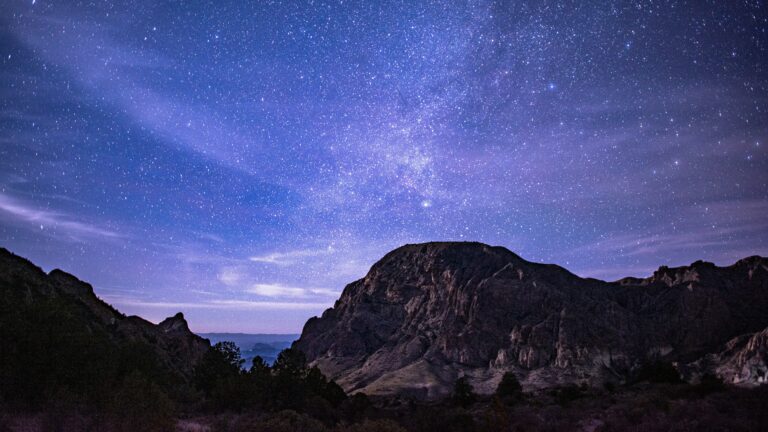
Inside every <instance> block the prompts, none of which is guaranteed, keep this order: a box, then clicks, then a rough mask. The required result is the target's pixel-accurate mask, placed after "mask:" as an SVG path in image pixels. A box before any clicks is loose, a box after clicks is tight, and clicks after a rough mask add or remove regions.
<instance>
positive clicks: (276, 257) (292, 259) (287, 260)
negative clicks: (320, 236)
mask: <svg viewBox="0 0 768 432" xmlns="http://www.w3.org/2000/svg"><path fill="white" fill-rule="evenodd" d="M333 252H334V248H333V247H332V246H328V247H327V248H325V249H300V250H294V251H288V252H271V253H268V254H264V255H255V256H252V257H250V258H249V260H251V261H253V262H257V263H265V264H276V265H291V264H295V263H296V262H299V261H301V260H302V259H303V258H309V257H315V256H319V255H326V254H332V253H333Z"/></svg>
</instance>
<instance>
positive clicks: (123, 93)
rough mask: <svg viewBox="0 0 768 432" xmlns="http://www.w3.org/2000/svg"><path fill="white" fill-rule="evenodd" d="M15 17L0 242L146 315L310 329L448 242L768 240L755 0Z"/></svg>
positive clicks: (672, 259)
mask: <svg viewBox="0 0 768 432" xmlns="http://www.w3.org/2000/svg"><path fill="white" fill-rule="evenodd" d="M0 6H2V10H3V14H2V17H0V75H1V76H2V87H0V241H1V242H2V246H4V247H7V248H9V249H10V250H12V251H14V252H16V253H18V254H21V255H24V256H26V257H29V258H30V259H32V260H33V261H34V262H36V263H39V264H41V265H43V267H44V268H46V269H50V268H53V267H61V268H63V269H65V270H67V271H69V272H72V273H74V274H76V275H78V276H80V277H82V278H83V279H85V280H88V281H89V282H92V283H93V284H94V286H95V287H96V291H97V293H98V294H99V295H100V296H102V297H103V298H105V299H106V300H108V301H109V302H111V303H113V304H114V305H115V306H117V307H118V308H120V309H121V310H124V311H126V312H129V313H138V314H141V315H142V316H146V317H148V318H150V319H153V320H158V319H161V318H163V317H164V316H167V315H170V314H172V313H175V312H176V311H177V310H183V311H184V312H185V313H186V314H187V316H188V318H190V321H191V325H192V327H193V329H195V330H199V331H248V332H295V331H298V330H299V329H300V328H301V325H302V324H303V322H304V321H305V320H306V318H307V317H309V316H312V315H315V314H318V313H320V312H321V311H322V310H323V309H324V308H325V307H328V306H330V305H331V304H332V303H333V301H334V300H335V298H336V297H337V296H338V294H339V292H340V290H341V289H342V288H343V286H344V284H346V283H348V282H351V281H352V280H354V279H356V278H359V277H362V276H363V275H364V274H365V273H366V271H367V269H368V268H369V267H370V265H371V264H372V263H373V262H375V260H376V259H378V258H379V257H380V256H382V255H383V254H384V253H386V252H387V251H389V250H390V249H392V248H394V247H397V246H399V245H401V244H404V243H414V242H421V241H430V240H476V241H482V242H486V243H490V244H495V245H502V246H506V247H508V248H510V249H511V250H513V251H515V252H517V253H518V254H520V255H522V256H523V257H525V258H527V259H529V260H532V261H538V262H554V263H557V264H560V265H563V266H565V267H567V268H569V269H570V270H572V271H574V272H576V273H578V274H580V275H583V276H592V277H599V278H604V279H613V278H617V277H620V276H628V275H636V276H645V275H648V274H649V273H650V272H652V271H653V269H654V268H655V267H658V266H659V265H662V264H664V265H683V264H687V263H690V262H692V261H694V260H697V259H705V260H710V261H714V262H716V263H718V264H721V265H724V264H730V263H732V262H733V261H735V260H736V259H738V258H741V257H744V256H747V255H752V254H763V255H766V254H768V247H767V246H766V244H768V218H767V217H766V215H768V154H766V153H767V152H766V146H768V73H767V71H766V65H768V56H767V55H766V49H767V48H768V12H767V11H768V8H766V6H765V4H764V3H763V2H762V1H757V0H752V1H727V2H722V1H695V2H694V1H691V2H687V1H665V2H662V1H651V0H641V1H631V2H630V1H612V2H561V1H535V2H511V1H486V0H468V1H432V2H412V1H382V2H357V1H308V2H304V1H259V2H235V1H211V2H188V1H168V2H153V1H143V0H130V1H123V2H112V1H106V2H88V1H86V2H67V1H56V0H37V1H31V0H29V1H16V0H0Z"/></svg>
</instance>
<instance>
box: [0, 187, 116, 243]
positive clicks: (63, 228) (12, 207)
mask: <svg viewBox="0 0 768 432" xmlns="http://www.w3.org/2000/svg"><path fill="white" fill-rule="evenodd" d="M0 210H1V211H2V212H3V213H4V214H5V215H6V216H8V217H10V218H11V219H13V220H16V221H19V222H22V223H23V224H25V226H26V227H27V228H29V229H34V230H36V231H42V232H44V233H46V234H49V235H52V236H54V237H65V238H68V239H71V240H80V239H81V238H83V237H89V238H107V239H116V238H121V237H124V236H123V235H121V234H120V233H118V232H115V231H112V230H109V229H106V228H102V227H99V226H96V225H93V224H89V223H85V222H81V221H78V220H75V219H74V218H73V217H72V216H70V215H67V214H65V213H60V212H54V211H50V210H41V209H38V208H35V207H33V206H31V205H29V204H28V203H25V202H22V201H20V200H17V199H14V198H12V197H10V196H8V195H6V194H0Z"/></svg>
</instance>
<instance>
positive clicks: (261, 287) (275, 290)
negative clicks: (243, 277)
mask: <svg viewBox="0 0 768 432" xmlns="http://www.w3.org/2000/svg"><path fill="white" fill-rule="evenodd" d="M247 291H248V292H249V293H251V294H256V295H260V296H264V297H311V296H326V297H336V296H338V295H339V293H338V292H336V291H334V290H331V289H328V288H298V287H292V286H287V285H283V284H279V283H272V284H261V283H258V284H253V285H251V287H250V288H249V289H248V290H247Z"/></svg>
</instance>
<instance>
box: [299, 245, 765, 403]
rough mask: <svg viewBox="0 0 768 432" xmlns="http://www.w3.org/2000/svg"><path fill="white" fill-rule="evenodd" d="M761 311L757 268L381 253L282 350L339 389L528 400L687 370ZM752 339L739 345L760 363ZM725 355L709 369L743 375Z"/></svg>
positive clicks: (409, 248)
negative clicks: (522, 393) (463, 380)
mask: <svg viewBox="0 0 768 432" xmlns="http://www.w3.org/2000/svg"><path fill="white" fill-rule="evenodd" d="M767 307H768V261H767V260H766V259H764V258H760V257H751V258H746V259H743V260H741V261H739V262H737V263H736V264H734V265H732V266H730V267H716V266H715V265H714V264H711V263H706V262H701V261H699V262H696V263H693V264H692V265H691V266H688V267H679V268H667V267H662V268H660V269H659V270H658V271H656V272H655V273H654V274H653V276H651V277H649V278H647V279H636V278H627V279H623V280H620V281H617V282H604V281H599V280H595V279H583V278H580V277H578V276H576V275H574V274H572V273H570V272H568V271H567V270H565V269H563V268H561V267H558V266H555V265H544V264H536V263H531V262H528V261H525V260H524V259H522V258H520V257H519V256H517V255H515V254H514V253H512V252H510V251H509V250H507V249H505V248H502V247H491V246H487V245H484V244H480V243H426V244H416V245H406V246H403V247H401V248H398V249H396V250H394V251H392V252H390V253H389V254H387V255H386V256H385V257H384V258H382V259H381V260H380V261H379V262H377V263H376V264H375V265H374V266H373V267H372V268H371V270H370V272H369V273H368V274H367V275H366V276H365V277H364V278H363V279H360V280H358V281H355V282H353V283H351V284H349V285H348V286H347V287H346V288H345V289H344V291H343V293H342V295H341V297H340V298H339V300H338V301H337V302H336V303H335V305H334V307H333V308H331V309H328V310H326V311H325V312H324V313H323V315H322V316H321V317H319V318H312V319H310V320H309V321H308V322H307V323H306V325H305V327H304V331H303V333H302V335H301V338H300V339H299V340H298V341H297V342H295V345H294V346H295V347H296V348H299V349H301V350H302V351H304V352H305V353H306V354H307V357H308V359H309V360H311V361H312V362H313V363H314V364H316V365H317V366H318V367H319V368H320V369H321V370H322V371H323V372H324V373H325V374H326V375H329V376H330V377H332V378H334V379H336V380H337V381H338V382H339V384H341V385H342V386H343V387H344V388H345V389H346V390H348V391H363V392H365V393H369V394H393V393H399V394H403V393H406V394H410V395H413V396H415V397H420V398H435V397H440V396H443V395H445V394H446V393H448V392H449V391H450V389H451V386H452V383H453V382H454V381H455V379H456V378H457V377H458V376H462V375H464V376H467V377H468V378H469V379H470V382H471V383H472V384H473V385H474V386H475V388H476V389H477V390H478V391H480V392H486V393H487V392H491V391H492V390H493V389H494V388H495V386H496V385H497V383H498V381H499V379H500V377H501V375H502V374H503V373H504V372H506V371H512V372H514V373H515V374H516V375H517V376H518V378H519V379H520V380H521V381H522V382H523V384H524V385H525V386H527V387H529V388H531V387H546V386H552V385H557V384H564V383H581V382H589V383H593V384H596V383H599V382H603V381H621V380H623V379H625V378H626V377H627V376H628V375H629V374H630V372H631V371H632V370H633V369H634V368H636V367H638V366H639V365H640V364H642V363H643V362H645V361H649V360H658V359H660V360H665V361H671V362H680V363H690V362H695V361H697V359H701V358H702V357H703V356H706V355H708V354H711V353H716V352H719V350H721V349H722V346H723V344H725V343H726V342H727V341H729V340H730V339H732V338H734V337H737V336H739V335H745V334H749V333H754V332H760V331H762V330H763V329H765V328H766V327H768V314H766V313H765V311H766V310H768V309H767ZM758 336H759V335H755V336H754V337H757V338H758V340H757V341H756V342H754V343H751V342H745V343H746V346H749V347H755V349H754V350H753V351H754V352H756V353H758V354H756V356H760V355H762V356H763V357H762V358H763V359H764V358H765V357H764V353H765V343H764V342H765V340H764V338H763V339H760V337H758ZM748 339H749V338H748ZM749 341H752V339H749ZM750 352H752V351H750ZM750 355H751V354H750ZM737 357H738V358H739V359H738V360H736V359H735V357H734V356H727V355H726V356H723V357H722V359H727V361H726V360H723V361H722V362H720V363H718V364H715V365H713V366H712V368H713V369H717V368H718V367H720V366H722V365H723V364H726V363H727V364H731V363H733V364H735V365H742V363H744V364H753V361H752V360H745V359H746V358H747V357H749V355H747V354H744V355H742V356H740V357H739V356H737ZM749 358H755V356H752V357H749ZM728 362H731V363H728ZM734 367H743V366H734ZM720 371H721V373H723V372H722V371H723V369H720ZM748 380H756V378H754V377H752V378H748Z"/></svg>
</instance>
